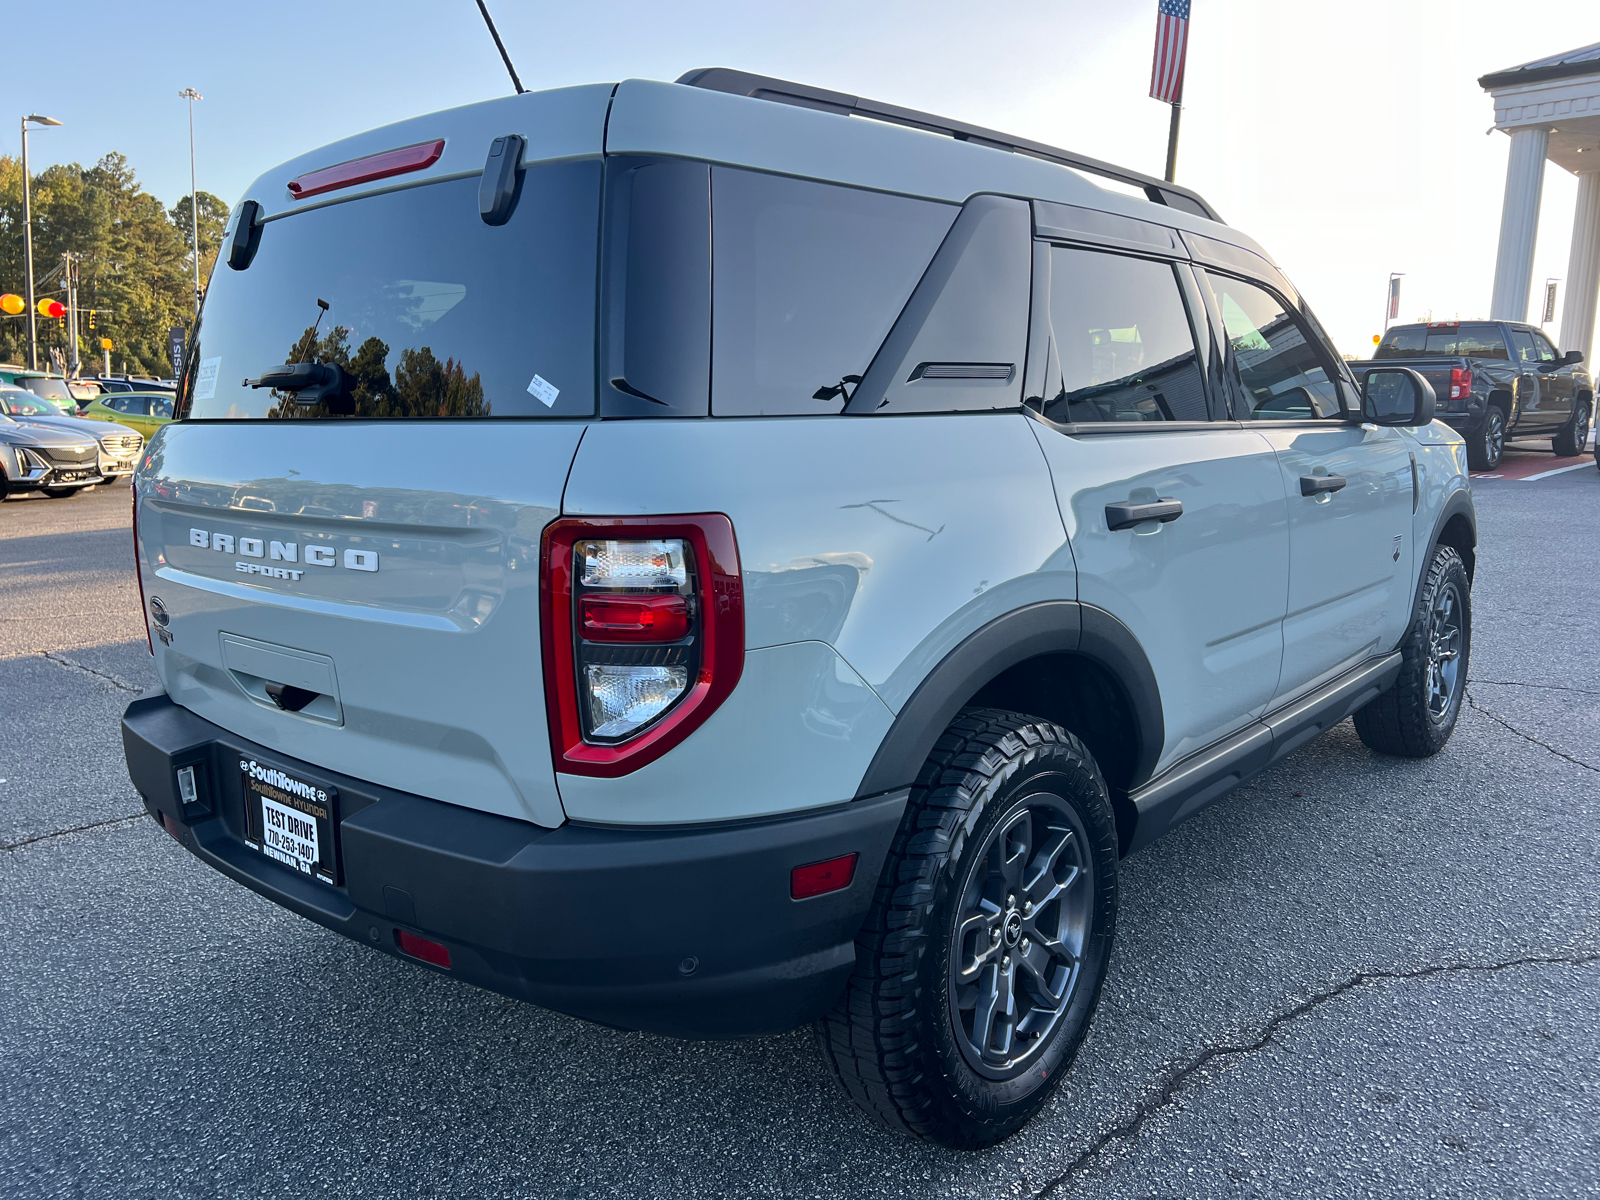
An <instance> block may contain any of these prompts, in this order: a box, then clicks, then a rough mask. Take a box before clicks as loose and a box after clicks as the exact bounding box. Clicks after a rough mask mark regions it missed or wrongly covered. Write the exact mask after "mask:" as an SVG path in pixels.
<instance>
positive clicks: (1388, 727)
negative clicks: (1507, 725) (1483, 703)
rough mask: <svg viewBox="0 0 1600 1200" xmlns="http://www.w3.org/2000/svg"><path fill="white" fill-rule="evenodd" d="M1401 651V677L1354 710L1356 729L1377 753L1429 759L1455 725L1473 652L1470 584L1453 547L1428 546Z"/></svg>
mask: <svg viewBox="0 0 1600 1200" xmlns="http://www.w3.org/2000/svg"><path fill="white" fill-rule="evenodd" d="M1400 653H1401V655H1402V657H1403V660H1404V661H1403V663H1402V665H1401V667H1400V676H1399V678H1398V679H1396V680H1395V683H1394V686H1393V687H1391V688H1390V689H1389V690H1388V691H1387V692H1385V693H1383V695H1381V696H1379V697H1378V698H1377V699H1376V700H1372V701H1370V702H1368V704H1367V705H1366V707H1364V708H1362V709H1360V710H1359V711H1358V712H1357V713H1356V715H1355V725H1356V733H1357V734H1359V735H1360V737H1361V740H1362V741H1363V742H1365V743H1366V744H1367V745H1368V746H1369V747H1370V748H1371V749H1373V750H1376V751H1377V752H1378V753H1379V754H1394V755H1397V756H1399V757H1401V758H1427V757H1429V756H1430V755H1434V754H1437V753H1439V751H1440V750H1442V749H1444V744H1445V743H1446V742H1448V741H1449V740H1450V734H1451V733H1452V732H1454V731H1455V727H1456V719H1457V718H1458V717H1459V716H1460V715H1461V702H1462V698H1463V697H1464V696H1465V695H1466V691H1467V663H1468V660H1469V659H1470V658H1471V655H1472V583H1471V581H1470V580H1469V579H1468V578H1467V567H1466V564H1465V563H1463V562H1462V561H1461V555H1460V554H1459V553H1458V552H1457V551H1456V549H1455V548H1454V547H1453V546H1436V547H1435V548H1434V551H1433V557H1432V558H1431V559H1429V561H1428V571H1427V574H1426V575H1424V576H1423V579H1422V587H1421V588H1420V589H1419V590H1418V593H1417V607H1416V610H1415V611H1414V612H1413V613H1412V616H1411V627H1410V628H1409V629H1408V630H1407V631H1406V636H1405V638H1404V639H1403V640H1402V641H1401V643H1400Z"/></svg>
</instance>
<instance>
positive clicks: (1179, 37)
mask: <svg viewBox="0 0 1600 1200" xmlns="http://www.w3.org/2000/svg"><path fill="white" fill-rule="evenodd" d="M1188 48H1189V0H1161V3H1160V7H1159V8H1158V9H1157V10H1156V58H1155V63H1154V64H1153V65H1152V66H1151V68H1150V95H1151V96H1152V97H1153V98H1154V99H1156V100H1164V101H1165V102H1166V103H1168V104H1176V103H1177V102H1178V100H1179V99H1180V98H1181V97H1182V95H1183V58H1184V53H1185V52H1186V51H1187V50H1188Z"/></svg>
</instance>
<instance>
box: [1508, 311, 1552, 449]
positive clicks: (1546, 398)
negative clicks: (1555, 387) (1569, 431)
mask: <svg viewBox="0 0 1600 1200" xmlns="http://www.w3.org/2000/svg"><path fill="white" fill-rule="evenodd" d="M1506 332H1507V333H1508V334H1509V335H1510V338H1511V358H1512V361H1513V363H1514V365H1515V367H1516V371H1517V380H1516V385H1515V386H1516V400H1517V404H1516V412H1515V413H1514V414H1513V417H1512V424H1513V426H1514V427H1515V430H1516V432H1517V434H1518V435H1519V436H1527V435H1529V434H1540V433H1554V432H1555V431H1556V430H1557V429H1558V428H1560V426H1561V419H1560V415H1559V412H1558V406H1557V404H1556V400H1555V397H1554V396H1553V395H1552V394H1551V389H1550V388H1549V387H1548V386H1546V385H1545V384H1544V383H1543V381H1542V380H1541V378H1540V375H1541V370H1542V364H1541V363H1540V361H1539V347H1538V345H1537V344H1536V343H1535V342H1534V340H1533V334H1532V332H1530V331H1529V330H1528V329H1526V328H1524V327H1522V326H1519V325H1511V326H1507V329H1506Z"/></svg>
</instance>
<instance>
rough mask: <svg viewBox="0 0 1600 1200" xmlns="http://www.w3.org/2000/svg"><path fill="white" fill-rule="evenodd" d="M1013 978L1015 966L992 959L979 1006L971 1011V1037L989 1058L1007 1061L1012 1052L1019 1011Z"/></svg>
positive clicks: (981, 987)
mask: <svg viewBox="0 0 1600 1200" xmlns="http://www.w3.org/2000/svg"><path fill="white" fill-rule="evenodd" d="M1014 982H1015V974H1014V969H1013V968H1010V967H1005V966H1002V965H1001V964H1000V963H991V964H989V970H988V972H987V973H986V975H985V977H984V981H983V984H982V985H980V988H979V993H978V1006H977V1009H976V1010H975V1011H974V1013H973V1015H972V1040H973V1042H974V1043H975V1044H976V1045H977V1047H978V1050H979V1052H980V1053H981V1054H982V1055H983V1057H984V1059H985V1060H986V1061H989V1062H1005V1061H1006V1059H1008V1058H1009V1057H1010V1056H1011V1039H1012V1035H1013V1034H1014V1033H1015V1032H1016V1014H1017V997H1016V989H1015V987H1014V986H1013V985H1014ZM997 1037H998V1040H999V1044H998V1045H997V1044H996V1039H997Z"/></svg>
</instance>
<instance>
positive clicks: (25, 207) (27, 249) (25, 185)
mask: <svg viewBox="0 0 1600 1200" xmlns="http://www.w3.org/2000/svg"><path fill="white" fill-rule="evenodd" d="M29 121H32V122H33V123H34V124H35V125H59V124H61V122H60V121H58V120H56V119H55V118H54V117H41V116H40V115H39V114H38V113H29V114H28V115H27V116H25V117H23V118H22V224H23V226H24V233H23V237H22V257H23V260H24V262H25V263H26V267H25V268H24V271H25V283H26V285H27V286H26V287H25V288H24V289H23V290H24V291H25V292H26V293H27V300H28V370H30V371H37V370H38V369H39V325H38V314H37V313H35V312H34V311H33V197H32V194H31V192H32V189H31V187H30V186H29V184H30V181H29V179H28V122H29Z"/></svg>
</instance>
